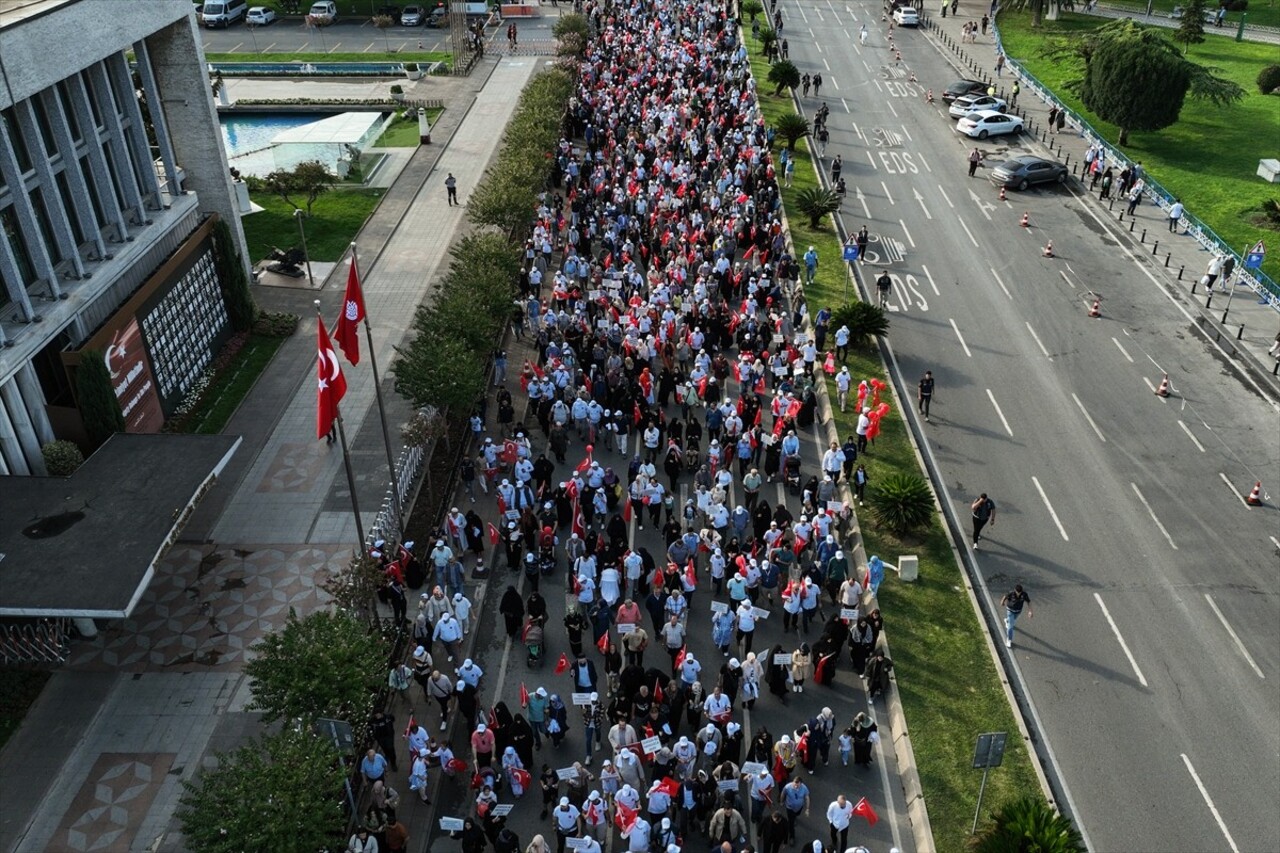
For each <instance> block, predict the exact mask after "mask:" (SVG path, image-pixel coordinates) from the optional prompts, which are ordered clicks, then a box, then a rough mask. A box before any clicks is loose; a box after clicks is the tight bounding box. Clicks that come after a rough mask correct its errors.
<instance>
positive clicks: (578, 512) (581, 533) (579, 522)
mask: <svg viewBox="0 0 1280 853" xmlns="http://www.w3.org/2000/svg"><path fill="white" fill-rule="evenodd" d="M570 532H572V533H576V534H578V538H579V539H585V538H586V537H587V525H586V522H585V521H583V518H582V504H581V502H580V501H579V500H578V498H577V497H576V496H575V497H574V499H573V526H572V528H571V531H570Z"/></svg>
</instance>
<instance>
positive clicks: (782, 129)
mask: <svg viewBox="0 0 1280 853" xmlns="http://www.w3.org/2000/svg"><path fill="white" fill-rule="evenodd" d="M773 129H774V130H776V131H777V132H778V136H781V137H782V138H783V139H785V140H787V149H788V150H790V151H795V150H796V143H797V142H799V141H800V140H801V139H802V138H803V137H804V135H805V134H806V133H808V132H809V120H808V119H806V118H805V117H804V116H802V115H799V114H797V113H783V114H782V115H780V116H778V121H777V122H776V123H775V124H774V126H773Z"/></svg>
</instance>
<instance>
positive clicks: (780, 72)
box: [769, 59, 800, 95]
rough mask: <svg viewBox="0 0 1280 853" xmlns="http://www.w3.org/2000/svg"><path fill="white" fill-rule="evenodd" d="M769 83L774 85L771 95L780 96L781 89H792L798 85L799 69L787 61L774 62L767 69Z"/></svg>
mask: <svg viewBox="0 0 1280 853" xmlns="http://www.w3.org/2000/svg"><path fill="white" fill-rule="evenodd" d="M769 82H770V83H772V84H773V85H774V90H773V94H775V95H781V94H782V90H783V89H794V88H795V87H796V86H799V85H800V69H799V68H796V66H795V63H793V62H791V61H790V60H787V59H784V60H782V61H780V62H775V63H774V64H773V67H772V68H770V69H769Z"/></svg>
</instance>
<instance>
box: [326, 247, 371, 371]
mask: <svg viewBox="0 0 1280 853" xmlns="http://www.w3.org/2000/svg"><path fill="white" fill-rule="evenodd" d="M364 318H365V313H364V294H363V293H361V292H360V272H359V270H357V269H356V255H355V252H352V253H351V269H350V270H349V271H348V272H347V295H346V296H344V297H343V298H342V313H341V314H339V315H338V322H337V324H336V325H335V326H334V327H333V340H334V341H335V342H336V343H337V344H338V346H339V347H341V348H342V353H343V355H345V356H346V357H347V361H349V362H351V363H352V364H359V363H360V332H359V329H358V328H357V327H358V326H359V325H360V324H361V323H363V322H364Z"/></svg>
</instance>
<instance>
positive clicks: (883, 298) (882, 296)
mask: <svg viewBox="0 0 1280 853" xmlns="http://www.w3.org/2000/svg"><path fill="white" fill-rule="evenodd" d="M892 289H893V279H891V278H889V271H888V270H880V277H879V278H877V279H876V294H877V295H878V297H879V302H878V304H879V306H880V307H881V308H883V307H884V306H885V303H886V302H888V301H889V291H890V290H892Z"/></svg>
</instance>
